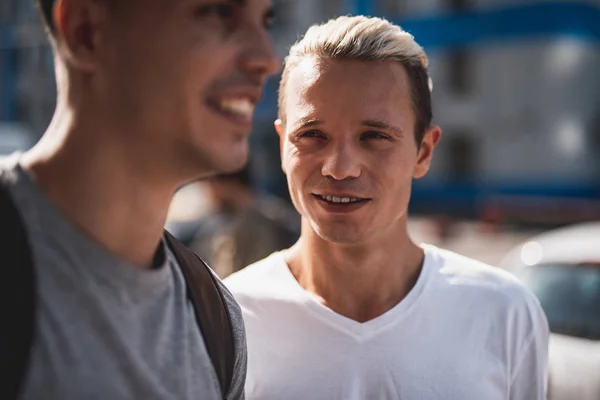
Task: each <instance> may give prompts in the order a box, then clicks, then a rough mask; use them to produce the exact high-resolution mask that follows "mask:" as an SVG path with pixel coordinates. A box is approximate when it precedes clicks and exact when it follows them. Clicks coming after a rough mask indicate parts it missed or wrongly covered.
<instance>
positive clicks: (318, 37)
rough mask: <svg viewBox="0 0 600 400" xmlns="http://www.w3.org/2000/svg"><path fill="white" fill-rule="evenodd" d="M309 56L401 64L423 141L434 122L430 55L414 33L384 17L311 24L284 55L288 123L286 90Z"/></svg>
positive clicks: (281, 112) (282, 83) (282, 116)
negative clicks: (432, 120)
mask: <svg viewBox="0 0 600 400" xmlns="http://www.w3.org/2000/svg"><path fill="white" fill-rule="evenodd" d="M306 57H317V58H323V59H331V60H358V61H384V60H394V61H397V62H399V63H400V64H402V66H404V68H405V69H406V72H407V73H408V77H409V80H410V85H411V95H412V102H413V108H414V111H415V114H416V123H415V136H416V139H417V143H420V142H421V139H422V137H423V134H424V133H425V130H426V129H427V127H428V126H429V125H430V124H431V118H432V111H431V79H430V78H429V75H428V73H427V67H428V63H429V62H428V59H427V55H426V54H425V51H423V49H422V48H421V46H419V45H418V44H417V42H415V40H414V37H413V36H412V35H411V34H410V33H408V32H406V31H404V30H402V28H400V27H399V26H398V25H395V24H393V23H391V22H389V21H387V20H385V19H383V18H376V17H365V16H342V17H338V18H336V19H331V20H329V21H327V22H325V23H323V24H318V25H313V26H311V27H310V28H309V29H308V31H306V34H305V35H304V36H303V37H302V38H301V39H300V40H299V41H297V42H296V43H295V44H294V45H293V46H292V47H291V48H290V52H289V54H288V55H287V57H286V58H285V64H284V68H283V72H282V75H281V81H280V83H279V97H278V109H279V111H278V118H279V119H280V120H281V121H282V122H283V123H284V124H285V121H286V115H285V95H286V93H285V90H286V85H287V81H288V79H289V75H290V72H291V71H292V70H293V69H294V68H295V67H296V66H297V65H298V64H299V62H300V61H301V60H302V59H303V58H306Z"/></svg>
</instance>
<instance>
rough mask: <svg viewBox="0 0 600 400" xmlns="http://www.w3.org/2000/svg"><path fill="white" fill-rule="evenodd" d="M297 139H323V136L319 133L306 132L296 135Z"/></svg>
mask: <svg viewBox="0 0 600 400" xmlns="http://www.w3.org/2000/svg"><path fill="white" fill-rule="evenodd" d="M298 137H299V138H305V137H306V138H309V137H312V138H321V137H323V134H322V133H321V132H319V131H306V132H302V133H300V134H299V135H298Z"/></svg>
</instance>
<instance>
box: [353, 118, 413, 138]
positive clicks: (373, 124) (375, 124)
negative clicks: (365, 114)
mask: <svg viewBox="0 0 600 400" xmlns="http://www.w3.org/2000/svg"><path fill="white" fill-rule="evenodd" d="M360 124H361V125H362V126H367V127H369V128H377V129H385V130H386V131H391V132H393V133H395V134H397V135H402V134H404V131H403V130H402V128H400V127H398V126H396V125H392V124H390V123H387V122H385V121H379V120H373V119H368V120H364V121H361V123H360Z"/></svg>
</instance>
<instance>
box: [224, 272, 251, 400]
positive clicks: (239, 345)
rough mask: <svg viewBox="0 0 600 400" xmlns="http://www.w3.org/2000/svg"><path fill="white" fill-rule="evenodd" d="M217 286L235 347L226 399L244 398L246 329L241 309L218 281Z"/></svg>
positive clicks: (236, 399) (246, 355)
mask: <svg viewBox="0 0 600 400" xmlns="http://www.w3.org/2000/svg"><path fill="white" fill-rule="evenodd" d="M219 288H220V289H221V293H222V294H223V297H224V299H225V302H226V304H227V309H228V311H229V317H230V320H231V328H232V331H233V341H234V349H235V364H234V368H233V378H232V380H231V385H230V387H229V392H228V393H227V396H226V398H227V400H243V399H244V398H245V394H244V385H245V384H246V368H247V366H248V349H247V347H246V330H245V328H244V320H243V318H242V310H241V309H240V306H239V305H238V304H237V302H236V301H235V299H234V297H233V295H232V294H231V292H229V290H228V289H227V288H226V287H225V285H223V283H222V282H221V281H219Z"/></svg>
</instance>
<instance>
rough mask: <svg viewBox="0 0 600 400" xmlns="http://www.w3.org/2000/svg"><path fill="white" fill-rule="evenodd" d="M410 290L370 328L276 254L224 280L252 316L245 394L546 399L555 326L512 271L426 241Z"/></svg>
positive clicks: (314, 398) (353, 399) (349, 399)
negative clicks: (319, 294)
mask: <svg viewBox="0 0 600 400" xmlns="http://www.w3.org/2000/svg"><path fill="white" fill-rule="evenodd" d="M423 248H424V249H425V261H424V264H423V269H422V272H421V274H420V276H419V278H418V280H417V283H416V285H415V286H414V288H413V289H412V290H411V291H410V293H409V294H408V295H407V296H406V297H405V298H404V299H403V300H402V301H401V302H400V303H398V304H397V305H396V306H394V307H393V308H392V309H391V310H389V311H387V312H386V313H384V314H383V315H381V316H379V317H377V318H375V319H373V320H370V321H367V322H365V323H359V322H356V321H354V320H351V319H349V318H346V317H344V316H342V315H340V314H337V313H335V312H334V311H332V310H331V309H329V308H327V307H325V306H324V305H322V304H321V303H319V302H318V301H317V300H316V297H315V296H313V295H312V294H310V293H309V292H307V291H305V290H304V289H303V288H302V287H301V286H300V285H299V284H298V282H297V281H296V279H295V278H294V276H293V275H292V273H291V272H290V270H289V268H288V266H287V264H286V262H285V260H284V257H283V254H282V253H281V252H280V253H274V254H272V255H271V256H269V257H268V258H266V259H264V260H262V261H259V262H257V263H255V264H253V265H251V266H249V267H247V268H246V269H244V270H242V271H240V272H238V273H236V274H234V275H232V276H230V277H229V278H228V279H226V280H225V284H226V285H227V286H228V287H229V289H230V290H231V292H232V293H233V294H234V296H235V297H236V299H237V300H238V302H239V303H240V306H241V307H242V312H243V315H244V320H245V323H246V332H247V340H248V376H247V380H246V397H247V398H248V399H249V400H251V399H264V400H270V399H285V400H307V399H310V400H319V399H323V400H325V399H326V400H332V399H342V400H358V399H361V400H362V399H368V400H370V399H377V400H380V399H381V400H383V399H402V400H496V399H497V400H542V399H545V398H546V395H545V392H546V369H547V351H548V324H547V321H546V317H545V315H544V313H543V311H542V309H541V308H540V305H539V303H538V301H537V299H536V298H535V297H534V295H533V294H532V293H530V292H529V291H528V290H527V289H525V288H524V287H523V286H522V285H521V284H520V283H519V282H518V281H517V280H516V278H514V277H513V276H512V275H510V274H509V273H508V272H505V271H502V270H500V269H498V268H494V267H490V266H487V265H485V264H481V263H479V262H477V261H474V260H471V259H468V258H465V257H462V256H459V255H457V254H454V253H451V252H448V251H444V250H441V249H438V248H436V247H433V246H429V245H424V246H423Z"/></svg>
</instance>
